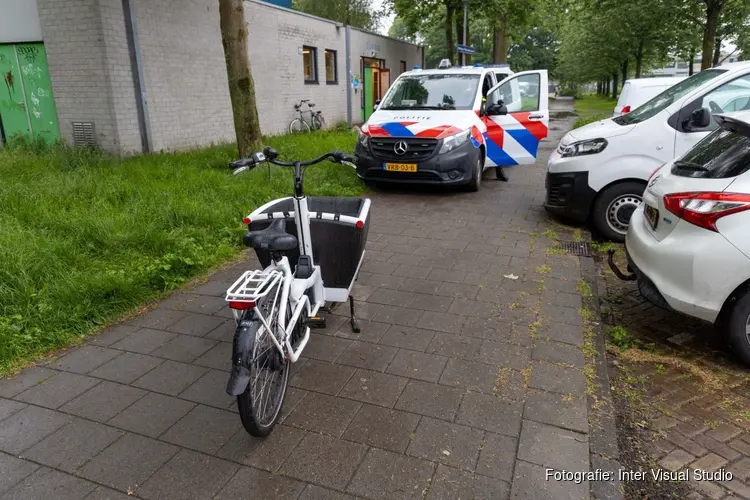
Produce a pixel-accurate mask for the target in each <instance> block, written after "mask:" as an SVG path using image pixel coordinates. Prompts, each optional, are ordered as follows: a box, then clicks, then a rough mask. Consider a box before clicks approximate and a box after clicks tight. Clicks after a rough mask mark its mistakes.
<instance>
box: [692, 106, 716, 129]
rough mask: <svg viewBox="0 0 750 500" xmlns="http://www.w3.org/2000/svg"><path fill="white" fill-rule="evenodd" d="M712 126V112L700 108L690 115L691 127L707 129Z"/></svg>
mask: <svg viewBox="0 0 750 500" xmlns="http://www.w3.org/2000/svg"><path fill="white" fill-rule="evenodd" d="M709 125H711V111H710V110H709V109H708V108H698V109H696V110H695V111H693V112H692V113H691V114H690V126H691V127H694V128H706V127H708V126H709Z"/></svg>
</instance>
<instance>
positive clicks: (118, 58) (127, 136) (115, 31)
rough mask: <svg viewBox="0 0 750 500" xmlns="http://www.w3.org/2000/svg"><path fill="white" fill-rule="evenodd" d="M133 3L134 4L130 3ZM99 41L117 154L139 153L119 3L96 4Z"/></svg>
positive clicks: (103, 1)
mask: <svg viewBox="0 0 750 500" xmlns="http://www.w3.org/2000/svg"><path fill="white" fill-rule="evenodd" d="M131 1H136V2H137V0H131ZM99 9H100V13H101V23H102V35H103V37H102V41H103V43H104V53H105V60H106V67H107V79H108V81H109V87H110V97H111V99H112V110H113V117H114V120H115V127H116V130H117V136H118V139H119V145H120V152H121V153H133V152H141V151H142V150H143V141H142V140H141V131H140V127H139V125H138V108H137V102H136V92H135V86H134V83H133V81H134V80H133V72H132V70H131V62H130V51H129V48H128V40H127V34H126V31H125V13H124V12H123V8H122V1H121V0H99Z"/></svg>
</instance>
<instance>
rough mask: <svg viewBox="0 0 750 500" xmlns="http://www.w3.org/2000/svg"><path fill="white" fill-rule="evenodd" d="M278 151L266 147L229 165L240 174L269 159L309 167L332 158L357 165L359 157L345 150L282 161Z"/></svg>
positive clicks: (285, 165) (279, 163)
mask: <svg viewBox="0 0 750 500" xmlns="http://www.w3.org/2000/svg"><path fill="white" fill-rule="evenodd" d="M277 157H278V153H277V152H276V150H275V149H273V148H270V147H266V148H264V149H263V152H262V153H260V152H259V153H253V154H252V156H251V157H250V158H240V159H239V160H237V161H233V162H231V163H230V164H229V167H230V168H231V169H232V170H233V173H234V174H238V173H240V172H245V171H246V170H252V169H253V168H255V167H257V166H258V165H259V164H260V163H263V162H264V161H267V162H269V163H273V164H274V165H278V166H280V167H296V166H297V164H299V166H300V167H309V166H310V165H315V164H318V163H320V162H322V161H324V160H331V161H332V162H333V163H340V164H343V163H348V164H353V165H354V166H356V164H357V157H356V156H352V155H348V154H346V153H344V152H343V151H338V150H337V151H330V152H328V153H326V154H324V155H322V156H319V157H318V158H315V159H313V160H308V161H298V162H296V161H293V162H289V161H281V160H277V159H276V158H277Z"/></svg>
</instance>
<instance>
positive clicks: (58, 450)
mask: <svg viewBox="0 0 750 500" xmlns="http://www.w3.org/2000/svg"><path fill="white" fill-rule="evenodd" d="M570 124H571V121H570V120H567V121H560V122H553V123H552V131H551V136H550V138H549V139H548V140H547V141H546V142H545V143H543V149H542V151H541V153H540V155H539V156H540V161H539V162H538V163H537V165H536V166H533V167H527V168H524V169H523V170H521V169H517V170H513V171H511V172H510V173H509V175H510V177H511V182H510V183H507V184H505V183H501V182H497V181H495V180H493V179H490V178H489V177H488V178H487V180H486V182H485V184H484V185H483V187H482V190H481V191H480V192H479V193H476V194H469V193H462V192H450V191H449V192H444V191H441V192H435V191H434V190H432V191H419V192H412V193H409V194H407V193H406V192H403V191H397V190H390V189H389V190H386V191H382V192H377V193H375V194H373V195H372V199H373V215H372V217H373V219H372V223H371V229H370V236H369V242H368V253H367V257H366V262H365V264H364V265H363V268H362V271H361V274H360V277H359V282H358V284H357V286H356V289H355V290H354V294H355V296H356V299H357V304H358V313H359V316H360V318H361V319H362V332H361V333H359V334H354V333H352V331H351V330H350V328H349V324H348V321H347V317H346V316H341V315H337V314H333V315H330V316H329V317H328V325H327V328H326V329H325V330H322V331H320V330H319V331H317V332H316V333H314V334H313V338H312V339H311V341H310V343H309V346H308V348H307V349H306V350H305V352H304V358H303V359H302V360H301V361H300V362H299V363H297V365H295V367H294V372H293V374H292V377H291V379H290V388H289V391H288V394H287V399H286V402H285V405H284V408H283V415H282V420H281V424H280V425H278V426H277V428H276V429H275V430H274V432H273V434H272V435H271V436H270V437H269V438H267V439H265V440H259V439H255V438H251V437H250V436H249V435H247V434H246V433H245V431H244V430H243V429H242V428H241V424H240V420H239V416H238V414H237V412H236V405H235V402H234V400H233V398H231V397H229V396H227V395H226V393H225V392H224V388H225V385H226V380H227V378H228V372H227V370H228V368H229V358H230V352H231V343H230V342H231V338H232V333H233V322H232V320H231V319H230V318H231V313H230V311H229V310H228V309H227V307H226V306H225V303H224V301H223V297H222V295H223V293H224V291H225V289H226V288H227V286H228V285H229V284H230V282H231V281H232V280H233V279H234V278H235V277H236V276H237V275H238V273H239V272H240V271H242V270H244V269H246V268H247V267H248V266H255V265H256V262H255V261H254V259H251V261H249V262H248V263H243V264H242V265H240V266H236V267H234V268H231V269H227V270H224V271H221V272H218V273H216V274H215V275H213V276H212V277H211V278H210V279H209V280H208V281H207V282H206V283H205V284H202V285H200V286H197V287H195V288H194V289H191V290H186V291H183V292H181V293H178V294H175V295H173V296H172V297H170V298H168V299H166V300H164V301H163V302H161V303H160V304H159V305H158V307H157V308H156V309H154V310H152V311H149V312H147V313H146V314H144V315H142V316H140V317H137V318H135V319H133V320H131V321H128V322H126V323H124V324H120V325H116V326H113V327H111V328H107V329H106V330H105V331H103V332H102V333H101V334H100V335H98V336H95V337H92V338H91V339H89V340H88V342H87V343H86V344H85V346H83V347H81V348H78V349H74V350H71V351H69V352H67V353H63V354H62V355H61V356H60V357H58V358H57V359H55V360H52V361H50V362H47V363H46V364H45V363H42V364H39V365H38V366H35V367H32V368H28V369H26V370H24V371H23V372H22V373H21V374H20V375H18V376H17V377H15V378H13V379H10V380H2V381H0V498H2V499H3V500H4V499H9V498H13V499H20V498H47V497H49V498H56V499H67V498H70V499H80V498H86V499H89V500H92V499H105V498H109V499H121V498H122V499H124V498H127V497H128V495H129V494H130V495H131V497H135V498H145V499H163V498H170V499H171V498H175V499H182V498H191V499H192V498H196V499H197V498H217V499H224V498H232V499H234V498H243V497H246V496H247V495H248V494H252V495H253V497H254V498H264V499H266V498H279V499H281V498H284V499H286V498H289V499H300V500H309V499H315V498H320V499H323V498H325V499H345V498H358V497H361V498H370V499H385V498H393V499H412V498H413V499H423V498H427V499H443V498H445V499H448V498H452V499H455V498H459V497H460V498H462V499H468V498H492V499H506V498H513V499H544V498H554V499H583V498H588V497H589V484H588V483H586V482H584V483H582V484H578V485H576V484H574V483H573V482H568V483H558V482H545V474H544V469H545V468H546V467H552V468H565V469H568V470H588V469H589V436H588V432H589V425H588V421H587V400H586V380H585V377H584V374H583V370H582V369H583V366H584V357H583V356H582V354H581V352H580V350H579V349H578V347H580V346H581V345H582V344H583V342H584V334H583V328H582V326H581V325H582V323H581V317H580V316H579V314H578V308H579V307H580V306H581V300H580V298H579V297H578V296H577V295H576V293H577V292H576V290H577V286H576V285H577V283H578V280H579V279H580V273H581V271H580V264H579V260H578V258H577V257H572V256H568V255H558V254H555V253H550V252H548V251H547V249H548V248H549V247H550V246H551V244H552V240H551V239H550V238H553V237H554V236H553V235H552V233H550V232H549V231H547V230H549V229H550V228H553V227H558V226H555V225H554V224H553V223H551V222H550V221H549V220H548V218H547V216H546V214H545V213H544V212H543V210H542V207H541V203H542V201H543V198H544V171H545V169H544V163H545V161H546V159H547V156H548V154H549V151H550V150H551V148H553V147H554V146H555V145H556V144H557V141H558V140H559V138H560V136H561V135H562V133H563V132H564V131H565V130H566V128H567V127H569V126H570ZM555 230H559V229H555ZM545 231H547V232H545ZM511 275H515V276H517V277H518V279H512V278H508V277H507V276H511ZM345 309H346V308H344V307H342V308H341V312H339V313H338V314H344V313H345ZM553 318H554V319H555V320H554V321H553ZM248 492H251V493H248Z"/></svg>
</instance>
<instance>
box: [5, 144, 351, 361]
mask: <svg viewBox="0 0 750 500" xmlns="http://www.w3.org/2000/svg"><path fill="white" fill-rule="evenodd" d="M265 144H268V145H271V146H274V147H276V148H277V149H278V150H279V153H280V158H281V159H309V158H312V157H315V156H318V155H320V154H322V153H324V152H326V151H329V150H332V149H342V150H345V151H351V150H352V147H353V146H354V137H353V136H352V135H351V134H350V133H348V132H328V133H325V132H316V133H314V134H304V135H295V136H282V137H272V138H269V139H268V140H267V141H265ZM235 155H236V149H235V148H234V147H233V146H217V147H212V148H208V149H203V150H196V151H191V152H185V153H178V154H160V155H146V156H136V157H132V158H128V159H125V160H120V159H117V158H113V157H110V156H108V155H105V154H102V153H97V152H91V151H85V150H75V149H70V148H65V147H55V148H46V149H45V148H40V147H38V145H32V146H31V147H29V146H26V147H24V146H23V145H16V146H11V147H9V148H7V149H5V150H3V149H0V179H2V182H0V375H2V374H4V373H8V372H9V371H11V370H13V369H15V368H17V367H18V366H20V365H21V364H22V363H24V362H26V361H29V360H32V359H34V358H37V357H39V356H42V355H44V354H45V353H47V352H49V351H51V350H54V349H57V348H60V347H64V346H66V345H70V344H72V343H74V342H76V341H78V340H80V339H81V338H82V337H83V336H85V335H87V334H89V333H91V332H93V331H95V330H96V329H97V327H100V326H101V325H105V324H107V323H109V322H111V321H113V320H114V319H116V318H118V317H120V316H122V315H124V314H127V313H129V312H131V311H133V310H134V309H135V308H137V307H139V306H141V305H142V304H144V303H145V302H147V301H150V300H152V299H155V298H158V297H160V296H162V295H164V294H165V293H166V292H168V291H170V290H173V289H175V288H177V287H179V286H180V285H182V284H183V283H185V282H186V281H188V280H189V279H191V278H193V277H195V276H197V275H200V274H201V273H204V272H206V271H208V270H209V269H211V268H212V267H215V266H217V265H218V264H220V263H222V262H224V261H226V260H228V259H231V258H232V257H233V256H235V255H236V254H237V253H238V252H239V251H240V250H241V238H240V237H241V235H242V233H243V232H244V230H245V229H244V227H243V225H242V217H243V216H244V215H247V214H248V213H250V212H251V211H252V210H253V209H254V208H256V207H258V206H259V205H261V204H263V203H265V202H267V201H268V200H271V199H274V198H277V197H280V196H286V195H288V194H289V193H290V192H291V190H292V174H291V172H290V170H289V169H281V168H279V167H273V169H274V170H273V179H272V182H271V183H270V184H269V182H268V177H267V175H268V172H267V168H266V167H265V166H262V167H259V168H257V169H255V170H254V171H252V172H248V173H245V174H243V175H239V176H237V177H233V176H232V175H231V172H230V170H229V169H228V168H227V163H228V162H229V161H231V160H233V159H235ZM305 181H306V182H305V187H306V192H307V193H308V194H310V195H345V196H358V195H360V194H361V193H363V192H364V190H365V188H364V186H363V184H362V183H361V182H360V180H359V179H358V178H357V177H356V175H355V173H354V171H353V170H352V169H350V168H347V167H343V166H341V165H334V164H331V163H325V164H320V165H319V166H317V167H311V168H310V169H309V170H308V171H307V175H306V177H305Z"/></svg>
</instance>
